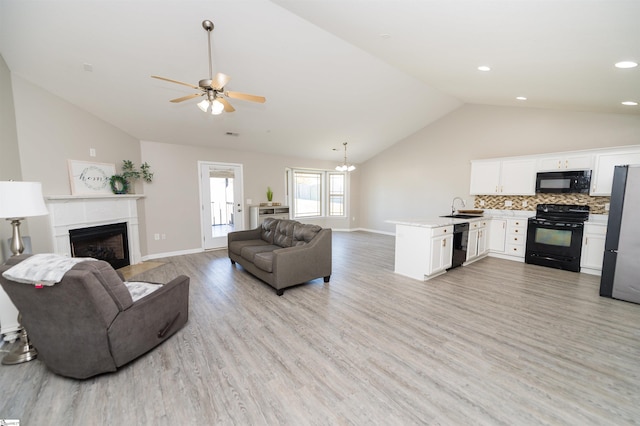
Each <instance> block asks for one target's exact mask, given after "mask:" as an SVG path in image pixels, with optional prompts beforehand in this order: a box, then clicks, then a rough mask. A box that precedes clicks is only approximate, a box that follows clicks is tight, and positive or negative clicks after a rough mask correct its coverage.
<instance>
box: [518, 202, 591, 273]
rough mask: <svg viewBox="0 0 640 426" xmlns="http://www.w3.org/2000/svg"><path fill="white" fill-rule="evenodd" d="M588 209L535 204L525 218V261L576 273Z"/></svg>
mask: <svg viewBox="0 0 640 426" xmlns="http://www.w3.org/2000/svg"><path fill="white" fill-rule="evenodd" d="M588 218H589V206H580V205H573V204H538V206H537V207H536V216H535V217H532V218H529V224H528V225H529V226H528V228H527V246H526V247H527V249H526V252H525V258H524V259H525V262H526V263H531V264H534V265H541V266H549V267H552V268H558V269H565V270H567V271H574V272H580V254H581V252H582V234H583V232H584V221H585V220H587V219H588Z"/></svg>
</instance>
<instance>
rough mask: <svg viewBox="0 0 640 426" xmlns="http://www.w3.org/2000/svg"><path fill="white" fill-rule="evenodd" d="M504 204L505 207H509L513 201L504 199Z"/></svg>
mask: <svg viewBox="0 0 640 426" xmlns="http://www.w3.org/2000/svg"><path fill="white" fill-rule="evenodd" d="M504 206H505V207H511V206H513V201H511V200H507V201H505V202H504Z"/></svg>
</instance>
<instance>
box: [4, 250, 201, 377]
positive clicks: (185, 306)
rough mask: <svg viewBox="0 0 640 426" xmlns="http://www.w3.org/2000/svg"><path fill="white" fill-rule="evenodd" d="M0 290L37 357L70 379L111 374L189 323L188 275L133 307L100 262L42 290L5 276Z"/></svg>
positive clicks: (71, 272) (122, 287)
mask: <svg viewBox="0 0 640 426" xmlns="http://www.w3.org/2000/svg"><path fill="white" fill-rule="evenodd" d="M28 256H29V255H20V256H16V257H12V258H10V259H9V260H8V261H7V262H6V263H5V264H4V265H2V266H0V284H2V287H3V288H4V290H5V292H6V293H7V294H8V295H9V297H10V298H11V301H12V302H13V303H14V304H15V305H16V307H17V308H18V310H19V311H20V313H21V315H22V325H23V326H24V327H25V328H26V330H27V331H28V333H29V339H30V340H31V342H32V343H33V346H34V347H35V348H36V349H37V350H38V359H39V360H40V361H42V362H43V363H44V364H45V365H46V366H47V368H49V369H50V370H51V371H53V372H54V373H57V374H60V375H62V376H68V377H73V378H77V379H84V378H88V377H91V376H94V375H97V374H101V373H106V372H111V371H115V370H116V369H118V368H119V367H121V366H123V365H125V364H126V363H128V362H130V361H132V360H134V359H135V358H137V357H139V356H140V355H142V354H144V353H146V352H148V351H150V350H151V349H153V348H154V347H156V346H158V345H159V344H160V343H162V342H164V341H165V340H166V339H168V338H169V337H170V336H171V335H172V334H174V333H175V332H176V331H178V330H179V329H180V328H182V326H184V325H185V324H186V322H187V320H188V317H189V277H186V276H184V275H181V276H178V277H177V278H175V279H173V280H172V281H170V282H168V283H166V284H164V285H163V286H162V287H160V288H159V289H158V290H156V291H154V292H153V293H151V294H149V295H147V296H145V297H142V298H141V299H139V300H137V301H135V302H134V301H133V299H132V297H131V294H130V293H129V290H128V289H127V287H126V286H125V284H124V282H123V280H122V278H121V276H120V275H119V274H118V273H117V272H116V271H115V270H114V269H113V268H112V267H111V265H109V264H108V263H107V262H103V261H91V262H82V263H78V264H77V265H75V266H74V267H73V268H72V269H71V270H69V271H68V272H67V273H66V274H65V275H64V277H63V278H62V281H60V282H59V283H57V284H55V285H53V286H45V287H43V288H36V287H35V286H34V285H31V284H22V283H17V282H14V281H11V280H8V279H6V278H4V277H3V276H2V275H1V274H2V272H4V271H6V270H7V269H9V268H10V267H11V266H12V265H14V264H16V263H18V262H20V261H22V260H24V259H26V258H27V257H28Z"/></svg>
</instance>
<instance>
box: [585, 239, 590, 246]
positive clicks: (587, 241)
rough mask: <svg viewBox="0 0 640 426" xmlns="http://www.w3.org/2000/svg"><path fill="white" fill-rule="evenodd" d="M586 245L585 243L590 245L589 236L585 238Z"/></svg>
mask: <svg viewBox="0 0 640 426" xmlns="http://www.w3.org/2000/svg"><path fill="white" fill-rule="evenodd" d="M584 245H585V246H588V245H589V237H586V238H585V239H584Z"/></svg>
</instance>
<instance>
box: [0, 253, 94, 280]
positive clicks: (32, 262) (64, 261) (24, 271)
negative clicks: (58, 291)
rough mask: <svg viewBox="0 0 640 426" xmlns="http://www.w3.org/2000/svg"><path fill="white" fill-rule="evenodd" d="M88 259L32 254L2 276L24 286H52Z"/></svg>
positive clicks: (51, 254) (88, 258)
mask: <svg viewBox="0 0 640 426" xmlns="http://www.w3.org/2000/svg"><path fill="white" fill-rule="evenodd" d="M88 260H97V259H92V258H90V257H66V256H61V255H59V254H54V253H45V254H34V255H33V256H31V257H28V258H27V259H25V260H23V261H22V262H20V263H18V264H17V265H15V266H13V267H11V268H9V269H7V270H6V271H4V272H3V273H2V276H3V277H5V278H6V279H8V280H11V281H16V282H19V283H25V284H43V285H48V286H50V285H54V284H55V283H59V282H60V281H61V280H62V277H63V276H64V274H65V273H66V272H67V271H68V270H69V269H71V268H73V267H74V266H75V265H76V264H78V263H80V262H85V261H88Z"/></svg>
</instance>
